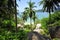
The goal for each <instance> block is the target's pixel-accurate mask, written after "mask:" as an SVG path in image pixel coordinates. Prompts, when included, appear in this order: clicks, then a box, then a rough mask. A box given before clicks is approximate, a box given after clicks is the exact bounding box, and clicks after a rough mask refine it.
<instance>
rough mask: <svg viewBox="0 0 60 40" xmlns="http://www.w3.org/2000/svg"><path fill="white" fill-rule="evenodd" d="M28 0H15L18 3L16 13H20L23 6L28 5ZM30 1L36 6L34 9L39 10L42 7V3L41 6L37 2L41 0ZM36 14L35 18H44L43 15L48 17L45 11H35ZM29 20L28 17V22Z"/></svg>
mask: <svg viewBox="0 0 60 40" xmlns="http://www.w3.org/2000/svg"><path fill="white" fill-rule="evenodd" d="M29 1H30V0H20V1H19V0H17V4H18V7H17V10H18V13H19V14H21V12H23V11H24V8H25V7H28V2H29ZM31 1H32V2H35V6H37V7H36V8H35V9H36V10H40V9H42V7H43V6H42V5H41V6H39V2H40V1H41V0H31ZM36 15H37V18H38V19H42V18H45V17H48V13H46V12H36ZM29 21H30V19H28V22H29Z"/></svg>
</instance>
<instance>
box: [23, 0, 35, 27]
mask: <svg viewBox="0 0 60 40" xmlns="http://www.w3.org/2000/svg"><path fill="white" fill-rule="evenodd" d="M34 4H35V3H34V2H31V0H30V2H28V5H29V7H26V8H25V11H24V12H23V20H25V21H26V20H27V19H28V18H30V24H31V26H32V20H33V21H34V24H35V19H36V13H35V10H34V9H33V8H34V7H36V6H34Z"/></svg>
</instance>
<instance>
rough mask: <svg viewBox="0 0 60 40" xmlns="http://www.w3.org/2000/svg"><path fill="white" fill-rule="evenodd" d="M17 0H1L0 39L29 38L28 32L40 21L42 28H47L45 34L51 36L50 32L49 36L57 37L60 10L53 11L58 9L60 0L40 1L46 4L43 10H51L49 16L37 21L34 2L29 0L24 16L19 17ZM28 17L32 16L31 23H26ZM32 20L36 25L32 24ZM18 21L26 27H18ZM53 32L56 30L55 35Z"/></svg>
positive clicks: (23, 39) (17, 39) (22, 39)
mask: <svg viewBox="0 0 60 40" xmlns="http://www.w3.org/2000/svg"><path fill="white" fill-rule="evenodd" d="M16 1H17V0H0V40H27V34H28V32H30V31H31V30H32V31H33V29H34V28H35V27H36V24H37V23H38V22H39V23H41V24H42V29H43V30H45V31H44V34H43V35H46V36H49V34H50V36H49V37H51V38H55V33H56V32H57V29H58V28H59V27H60V11H56V12H54V13H52V14H51V12H53V11H55V10H56V9H57V8H56V6H57V7H59V2H60V0H55V1H54V0H53V1H52V0H50V1H47V0H45V1H44V0H43V1H42V2H40V3H41V4H42V3H43V4H44V5H43V10H44V11H45V12H46V11H47V12H49V17H48V18H43V19H42V20H37V21H36V19H37V17H36V11H35V9H34V7H36V6H34V4H35V3H34V2H31V0H30V2H28V5H29V7H26V8H25V10H24V12H23V14H22V17H21V18H18V17H17V6H18V5H17V3H16ZM52 4H53V5H52ZM55 5H56V6H55ZM57 10H58V9H57ZM28 18H30V25H24V23H25V22H26V21H27V19H28ZM32 20H33V22H34V26H33V25H32ZM18 23H22V24H23V25H24V27H23V28H19V27H17V24H18ZM57 27H58V28H57ZM52 30H53V31H52ZM52 32H54V35H53V33H52Z"/></svg>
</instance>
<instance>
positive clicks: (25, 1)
mask: <svg viewBox="0 0 60 40" xmlns="http://www.w3.org/2000/svg"><path fill="white" fill-rule="evenodd" d="M29 1H30V0H20V1H19V0H17V4H18V6H19V7H17V9H18V10H19V12H23V11H24V8H25V7H28V2H29ZM31 1H32V2H35V6H37V7H36V8H35V9H36V10H38V9H41V8H42V6H39V1H41V0H31Z"/></svg>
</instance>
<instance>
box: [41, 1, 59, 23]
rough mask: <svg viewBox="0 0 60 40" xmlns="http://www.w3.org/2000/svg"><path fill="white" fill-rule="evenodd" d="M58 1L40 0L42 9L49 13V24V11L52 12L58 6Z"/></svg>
mask: <svg viewBox="0 0 60 40" xmlns="http://www.w3.org/2000/svg"><path fill="white" fill-rule="evenodd" d="M59 3H60V0H42V1H41V2H40V5H41V4H43V11H45V12H48V13H49V24H51V22H50V21H51V12H54V11H55V10H56V9H57V8H58V7H60V5H59Z"/></svg>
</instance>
